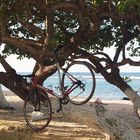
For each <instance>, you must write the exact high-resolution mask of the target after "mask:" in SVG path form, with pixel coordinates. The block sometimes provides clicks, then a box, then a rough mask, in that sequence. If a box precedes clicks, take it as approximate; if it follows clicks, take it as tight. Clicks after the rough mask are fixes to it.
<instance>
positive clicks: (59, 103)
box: [56, 99, 62, 113]
mask: <svg viewBox="0 0 140 140" xmlns="http://www.w3.org/2000/svg"><path fill="white" fill-rule="evenodd" d="M60 111H62V103H61V99H58V108H57V110H56V112H57V113H59V112H60Z"/></svg>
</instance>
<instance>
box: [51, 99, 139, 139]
mask: <svg viewBox="0 0 140 140" xmlns="http://www.w3.org/2000/svg"><path fill="white" fill-rule="evenodd" d="M51 102H52V105H53V112H56V108H57V104H58V102H57V100H56V98H53V97H52V98H51ZM62 109H63V111H62V112H60V113H58V114H56V113H54V117H56V116H57V115H58V116H59V117H63V115H64V116H66V117H67V118H69V119H70V120H73V121H76V122H79V123H83V124H86V125H87V126H88V127H89V128H93V129H95V130H97V131H99V132H100V133H101V135H103V136H104V137H105V140H140V137H139V135H138V134H137V133H136V132H135V130H134V129H132V128H131V126H130V125H129V124H128V123H127V122H126V121H125V120H124V119H123V118H122V117H121V116H119V115H118V114H115V112H112V111H110V110H107V109H106V108H105V107H104V106H103V104H98V103H87V104H84V105H81V106H78V105H77V106H76V105H72V104H67V105H65V106H63V108H62Z"/></svg>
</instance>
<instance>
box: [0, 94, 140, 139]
mask: <svg viewBox="0 0 140 140" xmlns="http://www.w3.org/2000/svg"><path fill="white" fill-rule="evenodd" d="M5 95H6V99H7V100H8V101H9V103H10V104H11V106H13V107H14V108H15V110H2V109H1V110H0V140H9V139H10V140H25V139H26V140H31V139H34V140H43V139H45V140H46V139H47V140H58V139H60V140H95V139H96V140H101V137H102V136H101V135H100V133H99V132H98V131H96V130H95V129H93V128H89V127H87V126H86V125H85V124H83V123H82V122H81V123H78V122H73V120H70V119H68V118H67V116H64V117H63V118H62V117H59V116H53V118H52V121H51V123H50V125H49V127H48V128H46V129H45V131H43V132H40V133H35V132H33V131H32V130H30V129H29V128H28V127H27V126H26V123H25V121H24V117H23V111H22V109H23V101H22V100H21V99H20V98H18V97H17V96H16V95H15V94H13V93H11V92H10V94H9V92H5ZM94 101H95V99H92V100H91V101H90V103H91V102H94ZM102 102H103V103H104V106H105V108H106V109H109V110H111V111H113V112H115V113H116V114H119V115H120V116H122V117H123V118H124V119H125V120H126V121H127V122H128V123H129V124H130V126H132V128H134V129H135V130H136V131H137V132H138V133H139V134H140V119H138V117H137V116H136V114H135V113H134V111H133V105H132V103H131V102H130V101H129V100H102ZM102 140H103V138H102Z"/></svg>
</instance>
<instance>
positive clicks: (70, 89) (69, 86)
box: [62, 61, 96, 105]
mask: <svg viewBox="0 0 140 140" xmlns="http://www.w3.org/2000/svg"><path fill="white" fill-rule="evenodd" d="M95 85H96V83H95V75H94V73H93V70H92V67H91V65H90V64H89V63H88V62H81V61H75V62H72V63H71V64H70V65H68V66H67V68H66V70H65V73H64V74H63V75H62V89H63V90H64V94H67V99H68V100H69V101H70V102H71V103H72V104H75V105H81V104H84V103H86V102H88V101H89V100H90V99H91V97H92V96H93V93H94V91H95Z"/></svg>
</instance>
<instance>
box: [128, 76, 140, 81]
mask: <svg viewBox="0 0 140 140" xmlns="http://www.w3.org/2000/svg"><path fill="white" fill-rule="evenodd" d="M128 77H129V76H128ZM129 78H130V79H134V80H135V79H136V80H137V79H138V80H139V79H140V76H130V77H129Z"/></svg>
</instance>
